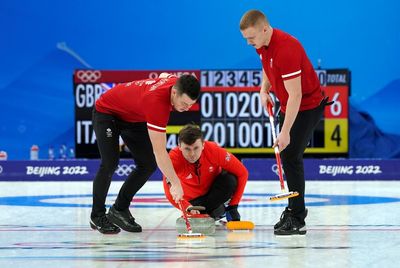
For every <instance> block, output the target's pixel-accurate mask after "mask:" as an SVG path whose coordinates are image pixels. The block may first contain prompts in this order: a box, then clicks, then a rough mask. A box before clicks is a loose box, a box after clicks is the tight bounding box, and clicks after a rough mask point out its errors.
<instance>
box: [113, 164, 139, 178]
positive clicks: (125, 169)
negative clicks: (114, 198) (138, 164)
mask: <svg viewBox="0 0 400 268" xmlns="http://www.w3.org/2000/svg"><path fill="white" fill-rule="evenodd" d="M134 168H135V165H133V164H131V165H125V164H123V165H118V168H117V170H116V171H115V174H117V175H118V176H120V177H122V176H128V175H129V174H130V173H131V172H132V170H133V169H134Z"/></svg>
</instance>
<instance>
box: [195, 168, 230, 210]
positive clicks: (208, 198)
mask: <svg viewBox="0 0 400 268" xmlns="http://www.w3.org/2000/svg"><path fill="white" fill-rule="evenodd" d="M236 187H237V178H236V176H235V175H233V174H232V173H229V172H227V171H225V170H223V171H222V172H221V173H220V174H219V175H218V176H217V177H215V180H214V182H213V184H212V185H211V187H210V190H209V191H208V193H207V194H205V195H203V196H199V197H197V198H195V199H192V200H190V201H189V202H190V204H192V205H193V206H204V207H205V208H206V210H205V211H204V213H207V214H208V215H210V216H211V217H218V216H221V215H222V214H223V213H224V212H225V207H224V206H223V205H224V203H225V202H226V201H228V200H229V199H230V198H231V197H232V195H233V194H234V193H235V191H236ZM216 214H221V215H216Z"/></svg>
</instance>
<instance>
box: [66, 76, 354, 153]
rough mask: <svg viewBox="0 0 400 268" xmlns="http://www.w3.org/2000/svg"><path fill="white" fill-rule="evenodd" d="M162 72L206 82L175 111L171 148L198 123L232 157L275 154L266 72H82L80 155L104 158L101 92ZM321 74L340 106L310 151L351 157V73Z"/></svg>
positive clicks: (77, 82) (331, 110)
mask: <svg viewBox="0 0 400 268" xmlns="http://www.w3.org/2000/svg"><path fill="white" fill-rule="evenodd" d="M162 72H168V73H173V74H176V75H177V76H180V75H182V74H192V75H194V76H196V77H197V78H198V79H199V81H201V87H202V94H201V96H200V98H199V101H198V105H195V106H193V107H192V108H191V110H190V111H188V112H183V113H178V112H172V113H171V116H170V121H169V123H168V127H167V149H171V148H173V147H175V146H176V145H177V133H178V132H179V130H180V129H181V128H182V126H183V125H185V124H186V123H196V124H199V125H200V126H201V129H202V131H203V133H204V136H205V139H206V140H212V141H215V142H217V143H218V144H219V145H221V146H222V147H225V148H226V149H228V151H230V152H232V153H237V154H267V153H273V149H272V148H271V146H272V144H273V142H272V134H271V126H270V124H269V120H268V113H267V111H266V110H265V109H264V108H263V107H262V105H261V101H260V96H259V94H258V92H259V86H260V84H261V79H262V73H261V70H202V71H200V70H180V71H177V70H173V71H171V70H159V71H107V70H76V71H75V72H74V76H73V82H74V96H75V149H76V156H77V157H78V158H98V157H99V154H98V149H97V146H96V139H95V135H94V133H93V128H92V125H91V124H92V123H91V113H92V109H93V106H94V103H95V101H96V100H97V98H98V97H99V96H100V95H101V94H103V93H104V92H106V91H107V90H109V89H110V88H112V87H113V86H115V85H116V84H118V83H124V82H129V81H133V80H138V79H146V78H156V77H158V75H159V74H160V73H162ZM316 72H317V75H318V77H319V80H320V82H321V86H322V88H323V90H324V91H325V95H326V96H329V99H330V100H335V103H334V104H333V105H331V106H327V107H326V108H325V111H324V118H323V120H321V121H320V123H319V125H318V126H317V128H316V130H315V131H314V133H313V136H312V139H311V141H310V144H309V145H308V148H307V149H306V153H315V154H326V155H329V154H335V155H338V154H343V155H345V154H347V153H348V96H349V88H350V72H349V71H348V70H347V69H335V70H316ZM277 128H278V129H279V126H278V127H277Z"/></svg>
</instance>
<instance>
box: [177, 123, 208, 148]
mask: <svg viewBox="0 0 400 268" xmlns="http://www.w3.org/2000/svg"><path fill="white" fill-rule="evenodd" d="M198 139H201V141H204V137H203V133H202V132H201V130H200V127H199V126H197V125H195V124H187V125H185V126H184V127H183V128H182V129H181V130H180V131H179V134H178V142H179V143H181V142H183V143H185V144H187V145H192V144H193V143H195V141H197V140H198Z"/></svg>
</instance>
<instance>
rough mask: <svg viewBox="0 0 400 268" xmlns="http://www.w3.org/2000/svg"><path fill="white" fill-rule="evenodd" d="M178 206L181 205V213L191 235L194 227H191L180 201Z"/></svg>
mask: <svg viewBox="0 0 400 268" xmlns="http://www.w3.org/2000/svg"><path fill="white" fill-rule="evenodd" d="M178 204H179V208H180V209H181V211H182V214H183V218H184V219H185V223H186V229H187V230H188V232H189V233H192V226H190V222H189V219H188V217H187V215H186V212H185V211H184V210H183V207H182V202H181V201H180V200H179V203H178Z"/></svg>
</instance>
